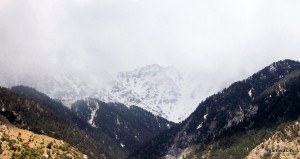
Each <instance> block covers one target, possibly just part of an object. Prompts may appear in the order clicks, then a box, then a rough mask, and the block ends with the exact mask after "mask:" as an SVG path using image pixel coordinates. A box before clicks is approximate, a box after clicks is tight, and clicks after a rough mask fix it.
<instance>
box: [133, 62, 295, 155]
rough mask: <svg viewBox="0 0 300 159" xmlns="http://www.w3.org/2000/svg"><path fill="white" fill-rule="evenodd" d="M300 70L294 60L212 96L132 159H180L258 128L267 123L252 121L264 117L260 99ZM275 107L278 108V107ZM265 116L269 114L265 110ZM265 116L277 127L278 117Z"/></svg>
mask: <svg viewBox="0 0 300 159" xmlns="http://www.w3.org/2000/svg"><path fill="white" fill-rule="evenodd" d="M299 69H300V63H298V62H295V61H291V60H284V61H279V62H276V63H273V64H272V65H270V66H268V67H266V68H264V69H263V70H261V71H259V72H258V73H256V74H254V75H253V76H251V77H249V78H248V79H246V80H244V81H240V82H236V83H234V84H232V85H231V86H230V87H229V88H226V89H224V90H223V91H222V92H219V93H217V94H215V95H213V96H210V97H209V98H207V99H206V100H205V101H204V102H202V103H200V104H199V106H198V108H197V109H196V110H195V111H194V112H193V113H192V114H191V116H189V117H188V118H187V119H186V120H185V121H183V122H182V123H181V124H179V125H175V126H174V127H172V128H171V129H170V130H167V131H166V132H164V133H162V134H160V135H159V136H158V137H156V138H155V139H153V140H152V141H150V142H148V144H146V145H145V146H144V148H142V149H140V150H138V151H136V152H135V153H133V154H132V155H131V156H130V157H131V158H159V157H164V158H179V157H180V156H182V154H183V153H186V152H190V151H192V150H191V149H193V148H192V147H193V145H201V144H203V143H208V142H211V141H214V140H218V139H219V138H220V137H221V136H223V135H224V134H231V133H233V132H235V131H236V130H239V129H241V130H244V129H247V128H249V126H251V125H253V124H258V125H259V123H261V122H260V121H264V120H262V119H261V120H257V121H256V122H255V123H252V122H250V121H252V119H253V118H254V117H257V118H263V117H265V116H263V115H261V114H260V112H261V110H262V108H265V106H263V104H262V102H259V103H260V104H258V103H255V102H256V101H257V100H259V99H261V98H259V97H262V94H265V93H266V91H267V90H268V89H271V88H272V86H273V87H275V86H274V84H275V83H276V82H278V81H280V80H281V79H285V78H288V77H287V75H289V74H290V73H291V72H293V71H297V70H299ZM282 87H283V86H281V85H280V86H278V89H276V90H277V91H275V94H274V95H277V94H278V95H281V93H280V92H284V90H283V89H282ZM285 89H286V88H285ZM272 92H273V91H272ZM266 94H267V95H268V97H270V96H271V97H274V96H273V94H270V93H266ZM271 97H270V98H271ZM274 106H275V107H276V105H274ZM276 108H277V107H276ZM282 108H284V107H279V108H278V109H275V110H276V111H275V112H276V113H277V111H279V110H281V109H282ZM289 109H292V108H289V107H288V108H287V110H289ZM294 109H296V110H298V108H297V107H293V110H294ZM268 110H269V109H268ZM270 110H272V109H270ZM263 112H266V110H265V111H263ZM279 112H282V111H279ZM287 112H291V111H290V110H289V111H287ZM296 114H297V113H296ZM265 115H267V116H268V117H269V119H268V120H266V121H267V122H271V123H274V122H276V121H277V119H278V118H276V116H275V115H273V116H272V115H270V114H265ZM278 115H280V113H279V114H278ZM281 115H282V114H281ZM297 115H299V114H297ZM290 116H291V115H290V114H288V115H287V116H284V115H283V116H282V118H284V119H286V118H287V117H290ZM275 119H276V120H275ZM243 124H245V125H243ZM237 125H238V126H237ZM240 125H242V126H240ZM199 151H200V150H199Z"/></svg>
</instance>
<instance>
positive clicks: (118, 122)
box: [117, 116, 120, 125]
mask: <svg viewBox="0 0 300 159" xmlns="http://www.w3.org/2000/svg"><path fill="white" fill-rule="evenodd" d="M117 124H118V125H120V121H119V116H117Z"/></svg>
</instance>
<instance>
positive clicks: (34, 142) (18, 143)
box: [0, 116, 87, 159]
mask: <svg viewBox="0 0 300 159" xmlns="http://www.w3.org/2000/svg"><path fill="white" fill-rule="evenodd" d="M0 138H1V146H0V147H1V148H0V158H2V159H11V158H15V159H18V158H72V159H87V156H86V155H84V154H82V153H81V152H80V151H79V150H78V149H76V148H74V147H72V146H70V145H69V144H68V143H66V142H64V141H62V140H57V139H54V138H51V137H48V136H45V135H38V134H34V133H33V132H31V131H27V130H22V129H19V128H17V127H15V126H14V125H12V124H11V123H9V122H8V121H7V119H5V117H3V116H0Z"/></svg>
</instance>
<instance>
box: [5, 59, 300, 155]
mask: <svg viewBox="0 0 300 159" xmlns="http://www.w3.org/2000/svg"><path fill="white" fill-rule="evenodd" d="M0 75H1V78H0V79H3V80H2V81H1V82H2V84H3V85H5V84H6V85H8V84H9V85H13V84H14V83H18V80H19V79H21V81H26V80H28V81H29V82H30V79H27V78H23V77H22V78H21V77H18V78H13V76H9V75H8V74H0ZM102 75H103V74H102ZM102 75H101V76H102ZM40 77H43V78H40V80H37V81H39V82H43V80H42V79H44V80H45V81H44V83H47V84H46V85H43V84H40V83H38V82H37V81H36V82H37V83H36V86H43V87H41V88H44V89H45V90H49V92H48V93H49V94H51V93H52V96H57V97H59V96H60V95H61V97H63V98H64V99H65V101H64V102H65V103H66V101H68V100H67V99H70V101H72V102H70V103H69V104H70V106H69V107H65V106H64V105H63V103H61V101H60V100H54V99H52V98H50V97H49V96H47V95H46V94H43V93H40V92H39V91H37V90H36V89H34V88H31V87H28V86H14V87H12V88H10V89H9V88H3V87H0V120H1V121H6V122H8V123H7V125H10V124H12V125H13V127H18V128H17V129H16V130H17V131H18V132H25V130H29V131H31V132H33V133H36V134H41V135H44V136H45V135H47V136H49V137H52V138H55V139H53V141H54V140H55V141H56V139H58V140H63V141H64V142H67V143H69V144H71V146H68V148H70V149H71V150H72V152H74V153H72V154H73V155H76V154H78V155H79V156H81V157H79V158H82V157H83V156H84V155H83V154H86V155H87V156H88V157H89V158H91V159H99V158H100V159H101V158H103V159H104V158H116V159H125V158H130V159H145V158H146V159H163V158H164V159H183V158H184V159H194V158H212V159H219V158H233V159H240V158H249V159H252V158H283V157H289V158H297V157H299V154H300V152H299V148H300V147H299V146H298V145H299V144H300V137H299V134H300V124H299V123H300V63H299V62H297V61H292V60H284V61H278V62H274V63H272V64H271V65H269V66H267V67H265V68H263V69H262V70H260V71H258V72H257V73H255V74H253V75H252V76H250V77H249V78H247V79H245V80H242V81H238V82H235V83H233V84H232V85H230V86H229V87H228V88H225V89H224V90H222V91H219V92H217V93H215V94H214V95H211V96H209V97H208V98H206V99H205V100H203V101H202V102H201V103H200V104H199V105H198V107H197V108H196V109H195V110H194V111H193V112H192V113H191V114H189V116H188V117H187V118H186V119H185V120H183V121H182V122H180V123H178V124H176V123H173V122H171V121H168V120H166V119H164V118H162V117H161V116H167V115H166V114H168V111H170V113H169V114H168V115H169V116H168V117H169V118H171V117H172V116H171V114H173V115H174V114H176V113H178V112H176V111H174V110H176V109H175V108H172V107H173V106H176V105H177V104H178V103H180V102H179V101H180V100H183V97H185V96H184V94H188V95H191V94H190V93H183V92H191V91H183V90H194V89H195V90H197V89H199V88H198V87H194V86H193V87H191V89H188V88H189V87H188V86H187V84H185V83H188V82H186V81H185V80H186V79H188V78H187V77H184V76H182V75H181V74H180V73H178V72H177V71H176V70H175V69H174V68H172V67H166V68H164V67H160V66H158V65H150V66H147V67H144V68H141V69H137V70H134V71H130V72H122V73H119V74H118V76H117V77H116V78H113V80H111V79H112V78H111V77H109V75H107V76H105V77H107V78H106V79H104V78H102V81H98V80H91V79H92V78H91V77H87V79H89V80H87V81H90V82H91V83H88V82H85V81H83V80H81V79H79V78H74V77H73V76H58V77H55V76H54V77H52V78H50V77H47V76H40ZM5 79H7V80H5ZM8 79H15V81H14V80H8ZM35 79H39V77H36V78H35ZM49 79H55V80H54V81H51V80H49ZM95 79H98V78H95ZM57 81H60V82H57ZM97 83H99V85H100V84H103V83H109V85H107V87H106V88H105V89H104V87H102V88H103V89H95V88H94V87H92V86H94V85H97ZM192 83H193V82H192ZM77 85H78V86H80V87H76V86H77ZM52 87H53V88H52ZM54 88H55V89H54ZM67 88H69V89H70V90H68V89H67ZM89 88H93V89H90V90H89ZM99 88H100V87H99ZM84 90H89V91H90V92H88V91H84ZM108 90H109V91H108ZM64 91H69V93H64ZM73 91H74V92H73ZM93 91H95V92H93ZM91 92H93V93H95V94H93V95H94V96H93V95H92V96H89V94H90V93H91ZM99 92H102V93H103V92H106V93H108V94H106V96H102V97H100V96H98V95H100V93H99ZM196 92H197V91H196ZM199 92H202V91H199ZM60 93H61V94H60ZM72 93H73V94H72ZM196 94H197V93H196ZM200 94H201V93H200ZM112 95H114V96H112ZM77 97H78V99H77ZM117 97H118V101H121V102H122V103H119V102H115V101H114V100H115V99H116V98H117ZM189 97H190V98H191V99H195V100H197V96H195V97H193V96H189ZM81 98H82V99H81ZM75 99H76V101H73V100H75ZM105 101H114V102H105ZM191 101H192V100H191ZM132 103H136V105H138V106H134V105H133V104H132ZM156 104H157V105H159V104H161V105H160V106H157V107H152V106H153V105H156ZM129 105H131V106H129ZM149 105H151V106H149ZM164 106H166V107H165V109H162V108H163V107H164ZM183 107H185V108H191V109H192V107H193V106H191V107H190V106H187V105H183V106H181V107H180V108H178V109H182V110H184V109H183ZM152 108H153V109H152ZM154 108H155V110H154ZM145 109H148V110H151V111H152V112H155V114H153V113H151V112H150V111H147V110H145ZM158 110H159V111H158ZM172 111H174V113H172ZM189 111H192V110H189ZM187 112H188V111H185V112H184V113H187ZM164 113H166V114H164ZM184 113H182V114H184ZM3 118H5V119H4V120H2V119H3ZM0 125H1V124H0ZM0 127H1V126H0ZM21 129H23V130H21ZM24 129H25V130H24ZM1 130H3V132H5V133H11V132H9V130H8V129H7V130H6V129H5V127H3V129H1ZM1 130H0V131H1ZM31 132H30V133H29V134H32V133H31ZM0 135H1V133H0ZM47 136H45V139H49V138H48V137H47ZM13 138H14V137H13V136H12V138H8V140H7V141H6V139H5V145H8V146H9V149H8V147H7V146H6V147H5V150H4V151H2V149H1V147H0V156H1V152H7V153H10V155H12V153H18V154H20V153H22V149H17V148H16V149H14V147H13V146H14V143H12V142H13ZM2 139H3V138H2ZM17 140H18V144H22V143H21V142H19V141H21V140H23V139H20V140H19V139H17ZM51 140H52V139H51ZM18 144H16V145H15V146H18ZM48 144H49V143H48ZM57 146H58V147H59V148H58V149H57V151H58V152H59V153H60V154H63V155H68V154H66V152H64V149H65V148H63V147H64V146H63V145H61V144H60V145H57ZM11 148H12V149H11ZM48 149H49V148H48V147H45V145H44V147H43V148H39V147H38V148H36V147H33V148H32V149H30V151H31V150H32V151H31V152H32V153H35V151H39V152H40V151H41V150H45V151H47V150H48ZM77 149H78V152H77ZM65 150H66V149H65ZM73 150H74V151H73ZM278 151H280V152H281V153H278ZM282 151H285V152H284V153H283V152H282ZM26 152H27V150H26ZM49 153H50V154H51V155H54V156H55V155H59V154H57V153H53V152H51V151H50V152H49ZM18 154H15V155H18ZM41 155H42V154H41V153H39V156H41ZM43 155H45V154H43Z"/></svg>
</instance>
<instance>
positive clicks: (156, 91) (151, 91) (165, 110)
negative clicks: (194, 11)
mask: <svg viewBox="0 0 300 159" xmlns="http://www.w3.org/2000/svg"><path fill="white" fill-rule="evenodd" d="M8 72H9V71H3V70H2V73H1V75H0V84H1V86H6V87H11V86H15V85H27V86H31V87H33V88H35V89H37V90H39V91H41V92H43V93H45V94H47V95H49V96H50V97H51V98H54V99H58V100H61V101H62V102H63V103H64V104H65V105H66V106H68V107H70V106H71V105H72V103H74V102H75V101H77V100H80V99H86V98H89V97H92V98H96V99H99V100H101V101H104V102H120V103H123V104H125V105H127V106H131V105H135V106H138V107H141V108H143V109H145V110H148V111H150V112H152V113H154V114H155V115H159V116H161V117H164V118H166V119H168V120H171V121H174V122H179V121H182V120H183V119H185V118H186V117H187V116H188V115H190V114H191V113H192V112H193V111H194V110H195V108H196V107H197V106H198V104H199V103H200V102H201V101H202V100H203V99H204V98H206V97H207V96H209V95H211V94H212V93H215V92H217V91H218V90H219V87H217V86H216V85H211V86H210V85H205V84H202V83H203V81H202V80H200V79H197V78H195V77H196V76H194V75H190V74H183V73H180V72H179V71H178V70H176V69H175V68H174V67H161V66H159V65H148V66H145V67H142V68H138V69H135V70H133V71H124V72H119V73H118V74H117V75H116V76H112V75H110V74H109V73H106V72H101V73H97V74H78V73H76V74H75V73H73V74H72V73H57V72H55V73H48V72H47V73H44V74H34V73H30V74H23V75H19V74H18V76H16V75H15V74H9V73H8Z"/></svg>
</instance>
